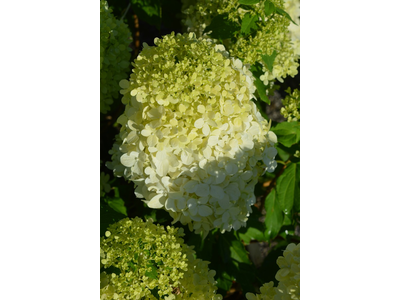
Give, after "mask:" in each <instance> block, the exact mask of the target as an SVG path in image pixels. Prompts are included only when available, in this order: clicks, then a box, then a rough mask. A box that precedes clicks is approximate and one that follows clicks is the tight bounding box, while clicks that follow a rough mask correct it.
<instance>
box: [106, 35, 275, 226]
mask: <svg viewBox="0 0 400 300" xmlns="http://www.w3.org/2000/svg"><path fill="white" fill-rule="evenodd" d="M155 44H156V46H154V47H149V46H147V45H145V47H144V49H143V51H142V52H141V53H140V55H139V56H138V58H137V59H136V60H135V63H134V69H133V73H132V75H131V77H130V81H127V80H123V81H121V83H120V85H121V87H122V88H123V89H122V90H121V93H122V94H123V95H124V96H123V98H122V102H123V103H124V104H125V105H126V108H125V112H124V113H123V114H122V115H121V116H120V117H119V119H118V122H119V123H120V124H121V125H122V128H121V131H120V134H119V135H117V137H116V143H115V144H114V147H113V149H112V150H111V151H110V154H112V162H109V163H108V164H107V165H108V167H109V168H110V169H113V170H114V174H115V175H116V176H124V177H125V178H126V179H127V180H129V181H133V182H134V183H135V184H136V186H137V187H136V190H135V193H136V195H137V196H138V197H140V198H145V202H146V203H147V204H148V206H149V207H151V208H162V209H165V210H166V211H168V212H169V214H170V215H171V216H172V217H173V218H174V222H177V221H180V222H181V223H182V224H188V225H189V228H190V229H191V230H193V229H194V230H195V232H196V233H201V232H204V233H207V232H208V231H209V230H211V229H213V228H220V229H221V231H222V232H224V231H225V230H227V231H230V230H231V229H232V228H234V229H235V230H237V229H239V228H240V227H242V226H245V224H246V221H247V217H248V216H249V213H250V212H251V206H252V205H253V204H254V203H255V196H254V186H255V184H256V183H257V181H258V177H259V176H260V175H261V174H262V173H263V171H264V169H267V171H268V172H273V171H274V169H275V167H276V161H275V159H274V158H275V155H276V154H277V151H276V149H275V148H274V144H275V143H276V142H277V138H276V135H275V134H274V133H273V132H271V131H269V125H268V123H267V121H266V120H265V119H264V118H263V117H262V116H261V114H260V113H259V112H258V110H257V108H256V105H255V104H254V102H253V101H252V99H253V98H255V97H254V95H253V93H254V91H255V86H254V84H253V80H254V78H253V77H252V74H251V72H250V71H249V70H248V67H247V66H245V65H243V63H242V62H241V61H240V60H239V59H234V58H230V57H229V54H228V53H227V52H226V51H225V49H224V47H223V46H222V45H216V44H214V43H213V42H212V41H211V40H208V39H204V38H199V39H197V38H196V37H195V35H194V34H193V33H190V34H183V35H180V34H178V35H175V34H174V33H172V34H170V35H166V36H164V37H163V39H156V40H155Z"/></svg>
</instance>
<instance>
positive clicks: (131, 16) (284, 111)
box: [100, 0, 300, 300]
mask: <svg viewBox="0 0 400 300" xmlns="http://www.w3.org/2000/svg"><path fill="white" fill-rule="evenodd" d="M180 1H181V0H168V1H167V0H132V1H131V0H130V1H128V2H127V3H125V2H124V1H119V0H108V3H107V2H105V1H103V0H101V1H100V33H101V36H100V77H101V78H100V89H101V90H100V92H101V93H100V94H101V95H100V111H101V114H100V122H101V127H100V128H101V130H100V133H101V134H100V145H101V151H100V160H101V166H100V237H101V242H100V297H101V299H138V300H145V299H167V300H170V299H193V300H194V299H204V300H206V299H222V298H223V299H226V300H233V299H235V300H239V299H240V300H246V295H247V300H254V299H273V300H277V299H299V298H300V296H299V293H300V290H299V280H300V278H299V260H298V258H299V254H300V252H299V247H300V246H299V242H300V231H299V229H300V84H299V76H298V75H296V76H295V77H294V78H293V77H292V76H294V74H296V73H297V72H298V70H299V68H298V66H299V63H300V59H299V58H300V56H299V55H300V52H299V26H297V25H294V22H295V23H297V24H298V25H299V24H300V23H299V22H300V17H299V13H300V11H299V1H298V0H293V1H292V0H290V1H285V2H284V1H282V0H233V1H227V0H215V1H204V0H190V1H188V0H183V1H182V2H180ZM182 12H183V13H182ZM291 20H293V21H294V22H292V21H291ZM185 22H186V25H185V29H184V30H182V28H181V24H182V23H185ZM182 31H183V32H182ZM187 31H189V32H187ZM175 32H176V33H175ZM131 41H132V43H131ZM131 47H132V48H133V49H135V51H134V52H133V54H132V57H131V54H130V52H129V48H131ZM129 64H131V66H129ZM278 81H279V82H278ZM280 95H282V96H280ZM277 116H278V117H279V118H278V117H277ZM103 162H107V163H106V164H104V163H103ZM143 220H147V221H143ZM254 246H256V247H254ZM258 246H260V247H262V248H264V249H265V248H267V249H268V253H267V254H262V253H265V252H264V251H261V250H260V251H258V250H257V247H258ZM285 248H287V249H286V250H285V251H284V253H283V256H282V252H283V251H282V250H284V249H285ZM278 257H279V259H277V258H278ZM276 262H277V263H278V264H276ZM271 280H273V281H271ZM274 282H275V286H274ZM260 292H261V293H260Z"/></svg>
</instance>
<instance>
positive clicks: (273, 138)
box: [267, 131, 278, 143]
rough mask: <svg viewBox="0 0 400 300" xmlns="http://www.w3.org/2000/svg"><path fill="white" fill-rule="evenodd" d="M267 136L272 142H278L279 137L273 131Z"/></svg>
mask: <svg viewBox="0 0 400 300" xmlns="http://www.w3.org/2000/svg"><path fill="white" fill-rule="evenodd" d="M267 138H268V140H269V141H270V142H272V143H277V142H278V138H277V136H276V134H275V133H273V132H272V131H268V133H267Z"/></svg>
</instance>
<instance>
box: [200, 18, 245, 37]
mask: <svg viewBox="0 0 400 300" xmlns="http://www.w3.org/2000/svg"><path fill="white" fill-rule="evenodd" d="M210 30H212V33H211V34H210V36H211V37H213V38H215V39H219V40H224V39H229V38H233V37H234V36H235V33H236V32H238V31H239V30H240V26H239V25H238V24H237V23H234V22H232V21H230V20H229V19H228V14H221V15H217V16H216V17H215V18H214V19H212V21H211V23H210V25H208V26H207V27H206V28H205V29H204V32H208V31H210Z"/></svg>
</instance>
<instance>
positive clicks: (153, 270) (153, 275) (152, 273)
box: [144, 264, 158, 279]
mask: <svg viewBox="0 0 400 300" xmlns="http://www.w3.org/2000/svg"><path fill="white" fill-rule="evenodd" d="M147 267H148V268H151V271H150V272H148V271H146V272H145V273H144V275H146V276H147V277H149V278H151V279H158V273H157V267H156V266H154V265H153V264H147Z"/></svg>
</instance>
